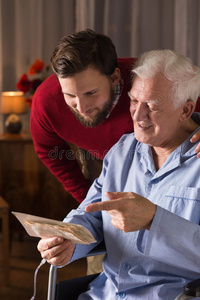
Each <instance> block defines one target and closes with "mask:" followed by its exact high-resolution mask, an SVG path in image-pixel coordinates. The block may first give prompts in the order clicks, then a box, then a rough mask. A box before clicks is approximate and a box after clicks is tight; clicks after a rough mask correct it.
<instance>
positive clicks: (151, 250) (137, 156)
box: [38, 50, 200, 300]
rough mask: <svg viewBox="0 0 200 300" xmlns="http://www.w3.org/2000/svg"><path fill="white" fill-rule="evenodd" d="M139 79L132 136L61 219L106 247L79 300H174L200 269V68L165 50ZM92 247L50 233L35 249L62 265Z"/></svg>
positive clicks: (147, 57) (148, 61) (149, 58)
mask: <svg viewBox="0 0 200 300" xmlns="http://www.w3.org/2000/svg"><path fill="white" fill-rule="evenodd" d="M133 73H134V79H133V85H132V88H131V90H130V92H129V96H130V101H131V105H130V112H131V116H132V120H133V124H134V130H135V132H134V133H130V134H125V135H123V136H122V138H121V139H120V140H119V142H118V143H116V144H115V145H114V146H113V147H112V148H111V150H110V151H109V152H108V154H107V155H106V157H105V159H104V164H103V170H102V173H101V175H100V177H99V178H98V179H96V180H95V182H94V183H93V185H92V187H91V188H90V190H89V192H88V194H87V197H86V199H85V200H84V201H83V202H82V203H81V205H80V206H79V208H78V209H77V210H73V211H72V212H71V213H70V214H69V215H68V216H67V218H66V219H65V220H64V221H65V222H73V223H78V224H82V225H84V226H85V227H87V228H88V229H89V230H90V231H91V233H92V234H93V235H94V237H95V238H96V240H97V241H98V242H100V241H101V240H103V239H104V240H105V245H106V250H107V255H106V256H105V258H104V262H103V268H104V271H103V273H101V275H100V276H98V277H97V278H96V279H95V280H94V281H93V282H92V283H91V285H90V287H89V289H88V291H87V292H85V293H83V294H82V295H80V297H79V299H80V300H85V299H108V300H110V299H120V298H124V299H131V300H134V299H137V300H138V299H142V300H143V299H153V300H159V299H160V300H161V299H162V300H164V299H166V300H169V299H170V300H171V299H174V298H175V297H176V296H177V295H178V294H180V293H181V291H182V287H183V285H184V284H185V283H187V282H188V281H190V280H193V279H196V278H197V277H198V276H199V273H200V227H199V224H200V189H199V187H200V176H199V170H200V161H199V160H198V159H197V158H196V154H195V147H196V144H192V143H191V141H190V139H191V137H192V136H193V134H194V133H195V132H196V131H197V130H198V125H197V124H196V123H194V122H193V121H192V120H191V118H190V117H191V115H192V113H193V112H194V109H195V102H196V100H197V98H198V95H199V94H200V70H199V68H197V67H196V66H194V65H193V64H192V62H191V61H190V60H189V59H188V58H186V57H184V56H182V55H180V54H176V53H175V52H173V51H170V50H160V51H150V52H147V53H145V54H143V55H142V56H141V58H140V59H139V61H138V64H137V66H136V67H135V68H134V70H133ZM95 245H96V244H91V245H76V246H74V245H73V244H72V243H71V242H70V241H64V240H63V239H62V238H60V237H54V238H48V239H42V240H41V241H40V242H39V244H38V250H39V251H40V252H41V255H42V257H43V258H46V259H47V260H48V262H49V263H52V264H55V265H65V264H67V263H68V262H69V261H73V260H75V259H78V258H79V257H82V256H84V255H85V254H86V253H87V252H88V251H90V250H91V248H92V247H94V246H95Z"/></svg>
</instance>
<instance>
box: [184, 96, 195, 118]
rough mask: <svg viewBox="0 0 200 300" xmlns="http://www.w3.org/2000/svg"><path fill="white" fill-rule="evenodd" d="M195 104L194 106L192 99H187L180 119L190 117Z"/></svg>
mask: <svg viewBox="0 0 200 300" xmlns="http://www.w3.org/2000/svg"><path fill="white" fill-rule="evenodd" d="M195 106H196V104H195V103H194V102H193V101H192V100H188V101H187V102H186V103H185V104H184V106H183V111H182V114H181V116H180V121H186V120H188V119H189V118H190V117H191V115H192V114H193V112H194V110H195Z"/></svg>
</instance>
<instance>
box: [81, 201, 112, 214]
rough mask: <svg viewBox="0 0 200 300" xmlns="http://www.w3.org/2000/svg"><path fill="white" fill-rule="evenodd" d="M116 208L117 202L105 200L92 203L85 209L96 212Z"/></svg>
mask: <svg viewBox="0 0 200 300" xmlns="http://www.w3.org/2000/svg"><path fill="white" fill-rule="evenodd" d="M112 209H115V203H114V201H110V200H108V201H103V202H98V203H92V204H89V205H88V206H86V208H85V211H86V212H88V213H91V212H95V211H102V210H106V211H109V210H112Z"/></svg>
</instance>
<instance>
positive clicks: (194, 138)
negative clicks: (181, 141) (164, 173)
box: [190, 129, 200, 158]
mask: <svg viewBox="0 0 200 300" xmlns="http://www.w3.org/2000/svg"><path fill="white" fill-rule="evenodd" d="M198 140H200V129H199V130H198V131H197V132H196V133H195V134H194V135H193V136H192V138H191V140H190V141H191V143H196V142H197V141H198ZM195 152H196V153H197V157H198V158H200V143H199V144H198V145H197V147H196V149H195Z"/></svg>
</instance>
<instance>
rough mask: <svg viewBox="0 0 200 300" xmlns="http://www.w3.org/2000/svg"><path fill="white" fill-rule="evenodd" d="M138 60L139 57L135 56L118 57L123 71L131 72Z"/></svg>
mask: <svg viewBox="0 0 200 300" xmlns="http://www.w3.org/2000/svg"><path fill="white" fill-rule="evenodd" d="M136 61H137V58H135V57H119V58H118V65H119V69H120V71H121V72H122V74H123V73H127V72H129V73H130V74H131V71H132V69H133V66H134V64H135V62H136Z"/></svg>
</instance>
